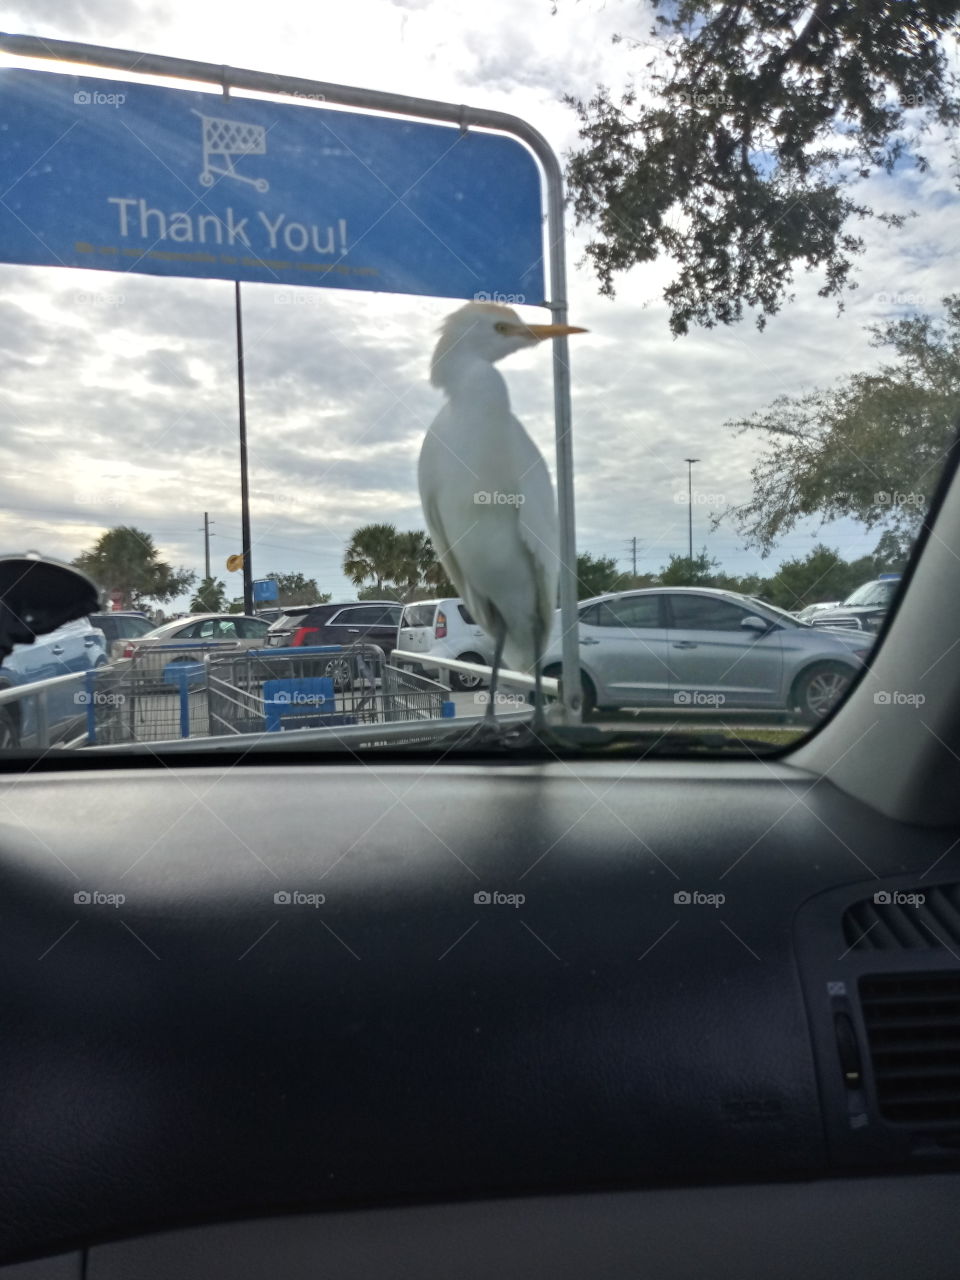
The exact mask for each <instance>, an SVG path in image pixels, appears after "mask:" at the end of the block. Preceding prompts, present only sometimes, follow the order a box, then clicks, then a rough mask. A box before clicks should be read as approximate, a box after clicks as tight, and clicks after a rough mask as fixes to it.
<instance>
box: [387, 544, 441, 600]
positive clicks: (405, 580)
mask: <svg viewBox="0 0 960 1280" xmlns="http://www.w3.org/2000/svg"><path fill="white" fill-rule="evenodd" d="M435 561H436V556H435V555H434V552H433V547H432V546H431V545H430V538H429V537H428V535H427V534H426V533H425V532H424V530H423V529H414V530H412V531H411V532H410V533H400V534H398V535H397V559H396V564H395V565H394V568H393V575H392V576H393V581H394V584H395V585H396V587H397V590H398V591H399V592H400V597H401V599H402V600H409V599H410V597H411V595H413V593H414V592H415V591H416V590H417V588H418V587H419V586H420V583H421V581H422V580H423V577H424V573H425V571H426V569H427V568H428V567H429V565H430V564H431V563H434V562H435Z"/></svg>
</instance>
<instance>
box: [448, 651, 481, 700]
mask: <svg viewBox="0 0 960 1280" xmlns="http://www.w3.org/2000/svg"><path fill="white" fill-rule="evenodd" d="M457 661H458V662H479V663H480V664H481V665H482V666H486V665H487V664H486V663H485V662H484V660H483V658H481V656H480V654H479V653H461V654H460V655H459V657H458V658H457ZM483 683H484V681H483V676H468V675H465V674H464V673H463V672H460V671H451V672H450V688H451V689H455V690H456V691H457V692H458V693H472V692H473V691H474V689H479V688H481V687H482V686H483Z"/></svg>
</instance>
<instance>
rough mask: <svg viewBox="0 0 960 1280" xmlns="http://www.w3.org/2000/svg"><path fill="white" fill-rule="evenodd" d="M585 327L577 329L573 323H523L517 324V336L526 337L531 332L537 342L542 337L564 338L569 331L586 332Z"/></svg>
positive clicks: (541, 339) (540, 340) (542, 338)
mask: <svg viewBox="0 0 960 1280" xmlns="http://www.w3.org/2000/svg"><path fill="white" fill-rule="evenodd" d="M587 332H588V330H586V329H578V328H577V326H576V325H575V324H524V325H518V326H517V336H518V337H519V336H523V337H526V336H527V335H528V334H533V336H534V337H535V338H536V339H537V341H538V342H542V341H543V340H544V338H565V337H567V335H568V334H571V333H587Z"/></svg>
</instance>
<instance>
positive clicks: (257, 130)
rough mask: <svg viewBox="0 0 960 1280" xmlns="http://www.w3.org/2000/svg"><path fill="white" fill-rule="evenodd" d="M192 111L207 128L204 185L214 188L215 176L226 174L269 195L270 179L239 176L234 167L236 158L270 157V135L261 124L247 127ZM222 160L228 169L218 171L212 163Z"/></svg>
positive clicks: (202, 177) (205, 130)
mask: <svg viewBox="0 0 960 1280" xmlns="http://www.w3.org/2000/svg"><path fill="white" fill-rule="evenodd" d="M190 110H191V111H192V112H193V114H194V115H195V116H199V117H200V123H201V126H202V128H203V171H202V173H201V174H200V182H201V183H202V185H203V186H205V187H212V186H213V175H214V174H215V173H219V174H222V175H223V176H224V177H226V178H236V180H237V181H238V182H249V183H250V185H251V186H252V187H256V189H257V190H258V191H269V190H270V183H269V182H268V181H267V180H266V178H248V177H247V176H246V174H243V173H237V171H236V169H235V168H234V167H233V157H234V156H265V155H266V154H267V131H266V129H264V127H263V126H262V125H259V124H244V123H243V121H241V120H223V119H221V118H220V117H219V116H206V115H204V114H203V112H202V111H197V110H196V109H195V108H194V107H191V108H190ZM214 159H216V160H221V161H222V162H223V164H224V165H226V168H221V169H216V168H214V166H213V165H212V164H211V163H210V161H211V160H214Z"/></svg>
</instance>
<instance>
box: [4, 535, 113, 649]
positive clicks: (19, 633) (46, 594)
mask: <svg viewBox="0 0 960 1280" xmlns="http://www.w3.org/2000/svg"><path fill="white" fill-rule="evenodd" d="M99 609H100V592H99V591H98V589H97V587H96V586H95V584H94V583H93V582H92V581H91V580H90V579H89V578H88V577H87V575H86V574H85V573H80V571H79V570H78V569H74V568H73V567H72V566H71V565H68V564H61V563H60V561H59V560H50V559H48V558H47V557H46V556H42V555H40V554H39V552H36V551H28V552H26V553H25V554H24V555H20V556H0V662H2V661H3V659H4V658H6V657H7V656H8V655H9V654H10V653H12V651H13V646H14V645H15V644H33V642H34V640H35V639H36V637H37V636H43V635H46V634H47V632H49V631H56V629H57V627H62V626H63V624H64V623H65V622H73V621H74V620H75V619H77V618H83V617H85V616H86V615H87V614H88V613H97V612H98V611H99Z"/></svg>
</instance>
